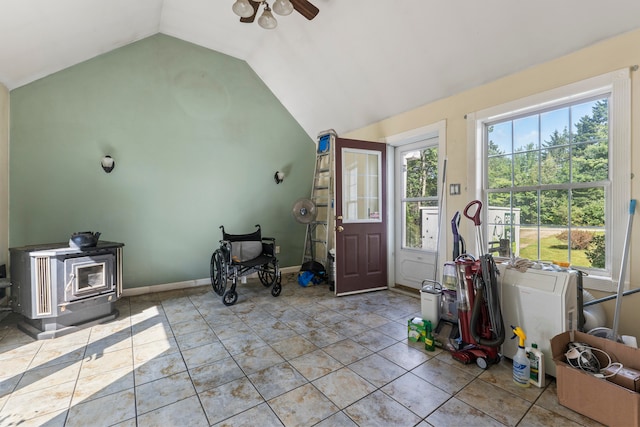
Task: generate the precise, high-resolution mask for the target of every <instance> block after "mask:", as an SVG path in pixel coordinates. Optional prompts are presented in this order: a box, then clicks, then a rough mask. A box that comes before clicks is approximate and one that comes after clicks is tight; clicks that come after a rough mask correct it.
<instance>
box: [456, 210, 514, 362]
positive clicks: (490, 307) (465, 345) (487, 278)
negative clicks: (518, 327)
mask: <svg viewBox="0 0 640 427" xmlns="http://www.w3.org/2000/svg"><path fill="white" fill-rule="evenodd" d="M473 207H476V210H475V213H474V214H473V215H471V214H470V213H469V211H470V209H472V208H473ZM481 209H482V202H480V201H479V200H474V201H472V202H470V203H469V204H468V205H467V207H466V208H465V210H464V215H465V216H466V217H467V218H469V219H471V220H472V221H473V222H474V224H475V225H476V231H477V233H476V244H477V247H478V249H479V250H483V248H484V244H483V241H482V232H481V229H480V211H481ZM455 261H456V268H457V270H458V284H457V298H458V322H459V329H460V339H461V343H460V346H459V350H456V351H454V352H452V353H451V355H452V357H453V358H454V359H456V360H458V361H460V362H462V363H464V364H469V363H472V362H475V363H476V364H477V365H478V366H479V367H480V368H482V369H487V368H488V367H489V366H490V365H493V364H496V363H498V362H500V359H501V355H500V353H499V349H500V346H501V345H502V343H503V342H504V340H505V330H504V322H503V319H502V312H501V310H500V299H499V298H500V297H499V289H498V280H497V271H498V269H497V267H496V264H495V261H494V260H493V256H492V255H491V254H484V255H481V256H480V257H479V259H475V258H474V257H472V256H471V255H469V254H462V255H460V256H459V257H458V258H457V259H456V260H455Z"/></svg>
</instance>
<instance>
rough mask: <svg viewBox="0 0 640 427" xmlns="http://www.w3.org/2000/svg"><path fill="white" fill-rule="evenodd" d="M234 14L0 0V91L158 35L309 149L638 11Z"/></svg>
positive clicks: (210, 8)
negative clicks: (232, 65) (272, 111)
mask: <svg viewBox="0 0 640 427" xmlns="http://www.w3.org/2000/svg"><path fill="white" fill-rule="evenodd" d="M233 2H234V0H0V82H2V83H3V84H4V85H5V86H7V87H8V88H9V89H10V90H11V89H14V88H17V87H20V86H22V85H25V84H27V83H30V82H32V81H34V80H36V79H38V78H41V77H44V76H47V75H49V74H51V73H54V72H56V71H59V70H61V69H64V68H66V67H69V66H71V65H74V64H77V63H79V62H82V61H85V60H87V59H89V58H92V57H94V56H97V55H99V54H102V53H105V52H108V51H110V50H112V49H116V48H118V47H121V46H124V45H126V44H128V43H131V42H133V41H136V40H140V39H142V38H145V37H147V36H150V35H152V34H156V33H158V32H160V33H164V34H167V35H170V36H174V37H177V38H180V39H182V40H186V41H189V42H192V43H196V44H198V45H201V46H204V47H207V48H210V49H213V50H216V51H219V52H223V53H226V54H228V55H231V56H234V57H237V58H240V59H244V60H246V61H247V63H248V64H249V65H250V66H251V67H252V68H253V69H254V70H255V72H256V73H257V74H258V75H259V76H260V77H261V78H262V79H263V81H264V82H265V83H266V84H267V85H268V86H269V87H270V88H271V90H272V91H273V93H274V94H275V95H276V96H277V97H278V98H279V99H280V101H281V102H282V103H283V105H284V106H285V107H286V108H287V109H288V110H289V112H290V113H291V114H292V115H293V116H294V117H295V118H296V120H297V121H298V122H299V123H300V125H301V126H302V127H303V128H304V129H305V130H306V131H307V133H308V134H309V135H310V136H311V137H312V138H314V139H315V136H316V135H317V133H318V132H319V131H322V130H325V129H328V128H333V129H335V130H336V131H337V132H338V133H339V134H340V133H344V132H348V131H351V130H354V129H358V128H360V127H362V126H366V125H368V124H371V123H373V122H376V121H379V120H382V119H384V118H387V117H390V116H393V115H396V114H398V113H401V112H403V111H407V110H410V109H412V108H415V107H417V106H419V105H423V104H427V103H429V102H432V101H434V100H437V99H440V98H443V97H446V96H450V95H453V94H455V93H458V92H461V91H464V90H466V89H469V88H472V87H475V86H478V85H481V84H484V83H487V82H490V81H492V80H495V79H497V78H500V77H502V76H505V75H508V74H512V73H514V72H517V71H519V70H523V69H525V68H528V67H530V66H533V65H535V64H539V63H542V62H545V61H548V60H550V59H553V58H556V57H559V56H562V55H564V54H567V53H569V52H572V51H575V50H577V49H580V48H582V47H585V46H588V45H591V44H594V43H596V42H598V41H600V40H603V39H606V38H609V37H612V36H615V35H618V34H621V33H624V32H627V31H630V30H633V29H636V28H640V18H639V17H640V1H637V0H617V1H615V2H604V1H602V0H562V1H558V0H536V1H523V0H482V1H477V0H472V1H461V0H458V1H455V0H454V1H439V0H400V1H383V0H311V2H312V3H313V4H315V5H316V6H317V7H318V8H319V9H320V13H319V14H318V16H317V17H316V18H315V19H314V20H313V21H307V20H306V19H305V18H303V17H302V16H301V15H299V14H298V13H297V12H294V13H293V14H292V15H289V16H285V17H279V16H277V15H276V18H277V19H278V22H279V25H278V28H276V29H275V30H271V31H267V30H263V29H262V28H260V27H259V26H258V25H257V23H253V24H242V23H240V22H239V21H238V18H237V17H236V16H235V15H234V14H233V12H232V11H231V5H232V4H233ZM594 60H597V58H594Z"/></svg>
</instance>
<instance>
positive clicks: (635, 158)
mask: <svg viewBox="0 0 640 427" xmlns="http://www.w3.org/2000/svg"><path fill="white" fill-rule="evenodd" d="M639 46H640V31H634V32H631V33H627V34H625V35H622V36H620V37H616V38H613V39H610V40H607V41H605V42H602V43H599V44H597V45H594V46H591V47H589V48H586V49H583V50H580V51H577V52H574V53H572V54H570V55H567V56H564V57H562V58H560V59H557V60H554V61H551V62H548V63H545V64H542V65H539V66H536V67H533V68H530V69H527V70H525V71H522V72H520V73H517V74H513V75H510V76H507V77H504V78H502V79H500V80H497V81H494V82H492V83H489V84H486V85H484V86H481V87H478V88H475V89H472V90H469V91H466V92H463V93H461V94H459V95H455V96H452V97H450V98H445V99H442V100H439V101H436V102H433V103H431V104H426V105H424V106H422V107H419V108H416V109H414V110H411V111H408V112H406V113H403V114H400V115H397V116H394V117H391V118H389V119H386V120H383V121H381V122H378V123H374V124H372V125H370V126H367V127H365V128H362V129H358V130H356V131H353V132H350V133H349V134H347V135H341V136H344V137H348V138H356V139H363V140H369V141H383V140H384V138H386V137H388V136H391V135H395V134H399V133H402V132H406V131H409V130H411V129H415V128H419V127H422V126H426V125H430V124H434V123H436V122H438V121H440V120H446V122H447V159H448V160H447V177H446V179H447V182H448V183H461V184H462V189H463V191H462V194H461V195H460V196H448V197H447V214H446V218H449V217H451V216H452V215H453V213H454V212H455V211H456V210H461V209H463V208H464V206H465V205H466V203H467V202H468V201H469V200H470V199H471V198H472V197H473V191H472V189H468V188H466V182H467V155H466V154H467V123H466V120H465V118H464V116H465V114H467V113H470V112H474V111H478V110H482V109H485V108H489V107H493V106H496V105H500V104H503V103H506V102H509V101H513V100H516V99H519V98H522V97H525V96H529V95H533V94H536V93H539V92H542V91H545V90H549V89H553V88H556V87H560V86H563V85H566V84H569V83H573V82H577V81H580V80H584V79H587V78H590V77H594V76H597V75H600V74H604V73H607V72H610V71H614V70H617V69H621V68H625V67H631V66H633V65H636V64H640V48H638V47H639ZM468 66H469V67H473V64H468ZM631 85H632V86H631V87H632V119H631V121H632V129H631V135H632V136H631V137H632V141H631V146H632V149H631V153H630V155H631V156H632V157H631V159H632V161H631V170H632V172H635V171H636V170H637V169H638V167H639V166H640V158H639V153H638V149H637V148H636V147H638V146H640V145H639V144H640V71H635V72H632V73H631ZM470 190H471V191H470ZM631 197H632V198H636V199H637V198H640V188H639V186H638V184H637V183H636V182H635V180H634V181H632V186H631ZM636 216H637V215H636ZM638 220H639V219H638V218H636V219H635V221H638ZM624 226H626V224H625V225H624ZM449 240H451V239H449ZM448 244H449V245H450V244H451V242H448ZM446 253H449V249H447V252H446ZM638 254H640V223H639V224H637V226H636V227H634V230H633V233H632V241H631V246H630V259H631V262H630V263H629V266H630V267H629V268H630V274H631V286H632V287H634V288H636V287H640V263H634V262H633V261H632V260H633V259H634V258H635V257H637V256H638ZM596 296H600V294H598V295H596ZM602 306H603V307H604V308H605V310H606V311H607V316H608V321H609V326H611V325H610V323H611V322H612V321H613V313H614V308H615V301H608V302H605V303H603V304H602ZM620 333H622V334H627V335H634V336H636V337H638V338H640V293H637V294H633V295H630V296H627V297H625V298H624V299H623V303H622V310H621V320H620Z"/></svg>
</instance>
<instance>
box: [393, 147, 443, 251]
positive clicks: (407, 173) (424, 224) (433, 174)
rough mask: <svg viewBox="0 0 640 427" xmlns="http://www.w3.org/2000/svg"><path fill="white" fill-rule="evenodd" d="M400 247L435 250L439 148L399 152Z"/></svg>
mask: <svg viewBox="0 0 640 427" xmlns="http://www.w3.org/2000/svg"><path fill="white" fill-rule="evenodd" d="M402 169H403V179H402V186H403V188H402V201H401V204H402V248H408V249H420V250H429V251H435V250H437V244H438V241H437V240H438V239H437V236H438V226H439V221H438V148H437V146H430V147H425V148H419V149H415V150H410V151H405V152H403V153H402Z"/></svg>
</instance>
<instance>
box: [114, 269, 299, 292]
mask: <svg viewBox="0 0 640 427" xmlns="http://www.w3.org/2000/svg"><path fill="white" fill-rule="evenodd" d="M298 271H300V266H299V265H298V266H292V267H282V268H281V269H280V273H281V274H288V273H297V272H298ZM246 277H258V275H257V274H256V273H253V274H250V275H248V276H246ZM207 285H208V286H210V285H211V279H210V278H209V277H206V278H204V279H195V280H185V281H183V282H173V283H163V284H160V285H152V286H139V287H137V288H125V289H123V290H122V296H123V297H135V296H138V295H145V294H152V293H156V292H166V291H175V290H178V289H189V288H196V287H198V286H207Z"/></svg>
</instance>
